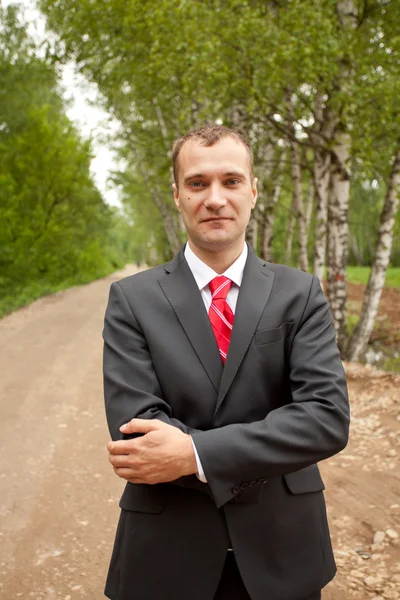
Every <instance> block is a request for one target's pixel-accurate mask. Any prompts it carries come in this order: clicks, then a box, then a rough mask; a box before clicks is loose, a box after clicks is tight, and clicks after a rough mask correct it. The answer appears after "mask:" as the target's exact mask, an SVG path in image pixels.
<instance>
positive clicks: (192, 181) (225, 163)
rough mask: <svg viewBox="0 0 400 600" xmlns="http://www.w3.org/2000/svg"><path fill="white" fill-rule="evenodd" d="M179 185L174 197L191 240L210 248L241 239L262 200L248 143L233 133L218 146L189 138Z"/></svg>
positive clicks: (182, 156) (181, 158) (183, 151)
mask: <svg viewBox="0 0 400 600" xmlns="http://www.w3.org/2000/svg"><path fill="white" fill-rule="evenodd" d="M178 168H179V189H178V188H177V187H176V186H175V184H174V185H173V187H174V200H175V204H176V206H177V207H178V210H179V211H180V213H181V214H182V219H183V222H184V224H185V227H186V230H187V232H188V237H189V241H191V242H192V243H193V244H194V245H195V246H197V247H199V248H203V249H206V250H215V251H218V250H220V249H223V248H226V247H230V246H233V245H235V244H239V243H240V242H241V240H244V238H245V231H246V227H247V224H248V222H249V219H250V212H251V209H252V208H254V206H255V203H256V200H257V180H256V179H253V180H252V178H251V174H250V159H249V154H248V152H247V149H246V147H245V146H244V145H243V144H241V143H240V142H237V141H236V140H235V139H233V138H231V137H225V138H222V139H221V140H220V141H219V142H217V143H216V144H214V145H213V146H202V145H201V143H200V142H198V141H197V140H189V141H187V142H186V143H185V144H184V145H183V146H182V149H181V151H180V153H179V158H178Z"/></svg>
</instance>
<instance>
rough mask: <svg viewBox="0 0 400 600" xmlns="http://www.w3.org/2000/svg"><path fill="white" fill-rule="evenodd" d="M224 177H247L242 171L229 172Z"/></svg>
mask: <svg viewBox="0 0 400 600" xmlns="http://www.w3.org/2000/svg"><path fill="white" fill-rule="evenodd" d="M224 177H241V178H243V177H245V174H244V173H242V172H241V171H228V172H227V173H224Z"/></svg>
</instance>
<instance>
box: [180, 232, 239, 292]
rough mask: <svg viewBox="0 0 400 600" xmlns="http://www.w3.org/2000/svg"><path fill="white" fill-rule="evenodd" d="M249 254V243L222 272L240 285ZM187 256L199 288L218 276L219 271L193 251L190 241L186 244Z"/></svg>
mask: <svg viewBox="0 0 400 600" xmlns="http://www.w3.org/2000/svg"><path fill="white" fill-rule="evenodd" d="M247 255H248V249H247V244H246V243H245V244H244V247H243V250H242V253H241V254H240V256H239V257H238V258H237V259H236V260H235V262H234V263H233V264H231V266H230V267H228V268H227V270H226V271H225V272H224V273H222V275H224V276H225V277H228V278H229V279H231V280H232V281H233V283H235V284H236V285H237V286H238V287H240V285H241V283H242V279H243V272H244V267H245V264H246V260H247ZM185 258H186V262H187V263H188V265H189V269H190V270H191V271H192V274H193V277H194V278H195V281H196V283H197V286H198V288H199V290H202V289H203V288H205V287H206V285H208V284H209V283H210V281H211V280H212V279H214V277H218V273H216V272H215V271H214V270H213V269H211V267H209V266H208V265H206V263H204V262H203V261H202V260H200V258H199V257H198V256H196V254H195V253H194V252H193V250H192V249H191V247H190V246H189V243H187V244H186V246H185Z"/></svg>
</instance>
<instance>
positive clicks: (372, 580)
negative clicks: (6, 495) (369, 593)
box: [364, 575, 382, 587]
mask: <svg viewBox="0 0 400 600" xmlns="http://www.w3.org/2000/svg"><path fill="white" fill-rule="evenodd" d="M364 583H365V585H367V586H368V587H375V586H376V585H379V584H380V583H382V579H380V577H373V576H372V575H369V577H366V578H365V579H364Z"/></svg>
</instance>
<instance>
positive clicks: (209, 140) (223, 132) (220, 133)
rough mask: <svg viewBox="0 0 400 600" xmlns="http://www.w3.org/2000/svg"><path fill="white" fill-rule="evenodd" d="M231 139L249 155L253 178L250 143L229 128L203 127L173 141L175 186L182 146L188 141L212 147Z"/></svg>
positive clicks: (217, 126) (221, 126)
mask: <svg viewBox="0 0 400 600" xmlns="http://www.w3.org/2000/svg"><path fill="white" fill-rule="evenodd" d="M225 137H231V138H233V139H234V140H236V141H237V142H239V143H240V144H243V145H244V146H245V147H246V149H247V152H248V153H249V161H250V175H251V177H252V178H253V171H254V166H253V151H252V149H251V146H250V142H249V141H248V139H247V138H246V137H245V136H244V135H242V134H241V133H239V131H235V130H234V129H229V127H224V126H223V125H204V126H203V127H199V128H198V129H192V130H191V131H189V132H188V133H186V134H185V135H183V136H182V137H179V138H178V139H176V140H175V142H174V144H173V146H172V168H173V171H174V180H175V184H176V185H178V157H179V153H180V151H181V149H182V146H183V145H184V144H185V143H186V142H187V141H188V140H198V141H199V142H200V143H201V144H202V146H213V145H214V144H216V143H217V142H219V140H221V139H223V138H225Z"/></svg>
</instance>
